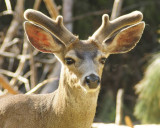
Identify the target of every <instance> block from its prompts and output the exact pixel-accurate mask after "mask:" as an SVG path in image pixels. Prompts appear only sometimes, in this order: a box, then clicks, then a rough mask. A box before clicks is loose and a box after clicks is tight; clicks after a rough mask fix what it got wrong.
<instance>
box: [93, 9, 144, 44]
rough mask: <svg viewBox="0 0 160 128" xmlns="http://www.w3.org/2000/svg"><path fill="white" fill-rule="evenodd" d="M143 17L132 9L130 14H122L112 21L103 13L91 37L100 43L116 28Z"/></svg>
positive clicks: (135, 21) (134, 22)
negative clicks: (100, 21) (99, 23)
mask: <svg viewBox="0 0 160 128" xmlns="http://www.w3.org/2000/svg"><path fill="white" fill-rule="evenodd" d="M142 19H143V15H142V13H141V12H139V11H134V12H132V13H130V14H127V15H123V16H121V17H119V18H117V19H115V20H113V21H109V16H108V15H107V14H104V15H103V17H102V24H101V26H100V27H99V28H98V29H97V31H95V33H94V34H93V35H92V39H94V40H96V41H98V42H100V43H102V42H103V41H105V40H107V39H108V38H109V37H110V36H111V35H112V34H113V33H114V32H116V31H117V30H119V29H121V28H123V27H125V26H128V25H133V24H136V23H138V22H140V21H141V20H142Z"/></svg>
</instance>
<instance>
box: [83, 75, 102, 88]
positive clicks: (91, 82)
mask: <svg viewBox="0 0 160 128" xmlns="http://www.w3.org/2000/svg"><path fill="white" fill-rule="evenodd" d="M85 82H86V84H87V85H88V86H89V88H91V89H93V88H97V86H98V85H99V84H100V78H99V76H96V75H95V74H91V75H89V76H86V77H85Z"/></svg>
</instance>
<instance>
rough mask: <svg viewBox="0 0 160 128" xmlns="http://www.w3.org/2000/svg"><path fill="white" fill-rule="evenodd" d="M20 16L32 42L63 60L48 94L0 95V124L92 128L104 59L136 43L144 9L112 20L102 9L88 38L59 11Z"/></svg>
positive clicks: (0, 127)
mask: <svg viewBox="0 0 160 128" xmlns="http://www.w3.org/2000/svg"><path fill="white" fill-rule="evenodd" d="M24 17H25V19H26V20H28V21H26V22H25V23H24V29H25V32H26V35H27V37H28V40H29V41H30V43H31V44H32V45H33V46H34V47H35V48H36V49H38V50H39V51H41V52H45V53H54V55H55V56H56V57H57V59H58V60H59V61H60V62H61V64H62V69H61V76H60V81H59V87H58V89H57V90H56V91H55V92H53V93H51V94H35V95H24V94H19V95H15V96H8V97H6V98H2V99H1V100H0V128H36V127H37V128H90V127H91V125H92V122H93V119H94V115H95V111H96V106H97V98H98V94H99V91H100V82H101V75H102V70H103V67H104V64H105V60H106V58H107V57H108V56H109V55H110V54H118V53H125V52H128V51H130V50H131V49H132V48H134V47H135V45H136V44H137V42H138V41H139V40H140V38H141V36H142V33H143V30H144V27H145V23H144V22H143V21H142V18H143V15H142V13H141V12H139V11H134V12H132V13H130V14H127V15H123V16H121V17H119V18H117V19H115V20H113V21H110V20H109V16H108V15H107V14H104V15H103V17H102V24H101V26H100V27H99V28H98V29H97V30H96V31H95V33H94V34H93V35H92V36H91V37H89V39H88V40H79V38H78V37H77V36H75V35H73V34H72V33H71V32H69V31H68V30H67V29H66V28H65V26H64V25H63V17H62V16H58V17H57V19H56V21H53V20H52V19H50V18H49V17H47V16H45V15H44V14H42V13H41V12H39V11H35V10H32V9H28V10H26V11H25V13H24Z"/></svg>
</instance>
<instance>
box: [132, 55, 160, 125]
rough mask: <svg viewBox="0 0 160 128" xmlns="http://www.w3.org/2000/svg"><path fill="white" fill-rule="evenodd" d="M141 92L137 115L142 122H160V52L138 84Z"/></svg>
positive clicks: (139, 92)
mask: <svg viewBox="0 0 160 128" xmlns="http://www.w3.org/2000/svg"><path fill="white" fill-rule="evenodd" d="M136 91H137V93H138V94H139V97H138V101H137V104H136V106H135V112H134V114H135V116H136V117H137V118H138V119H140V120H141V121H142V123H160V54H159V55H158V57H157V58H156V59H154V61H153V62H152V63H151V64H150V65H149V66H148V67H147V70H146V72H145V74H144V78H143V79H142V81H141V82H140V83H139V84H137V85H136Z"/></svg>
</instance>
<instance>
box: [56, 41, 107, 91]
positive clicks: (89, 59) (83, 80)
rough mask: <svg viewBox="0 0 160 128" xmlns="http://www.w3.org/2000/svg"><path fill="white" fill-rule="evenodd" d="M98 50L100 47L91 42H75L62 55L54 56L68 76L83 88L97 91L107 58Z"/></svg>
mask: <svg viewBox="0 0 160 128" xmlns="http://www.w3.org/2000/svg"><path fill="white" fill-rule="evenodd" d="M100 49H101V48H100V46H99V45H97V44H96V43H95V42H93V41H91V40H88V41H77V42H75V43H72V44H71V45H70V46H69V47H67V48H65V50H64V52H63V53H61V54H60V55H59V54H58V53H57V54H56V55H57V57H58V58H59V59H60V61H61V62H62V63H63V66H64V67H65V69H66V70H68V72H69V73H68V74H69V75H73V76H74V77H75V78H76V79H77V80H78V82H79V83H80V85H81V86H82V87H83V88H85V89H86V90H88V89H97V88H99V85H100V81H101V75H102V70H103V67H104V64H105V61H106V58H107V57H108V55H106V54H105V53H104V52H102V51H101V50H100ZM73 76H72V77H73Z"/></svg>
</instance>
